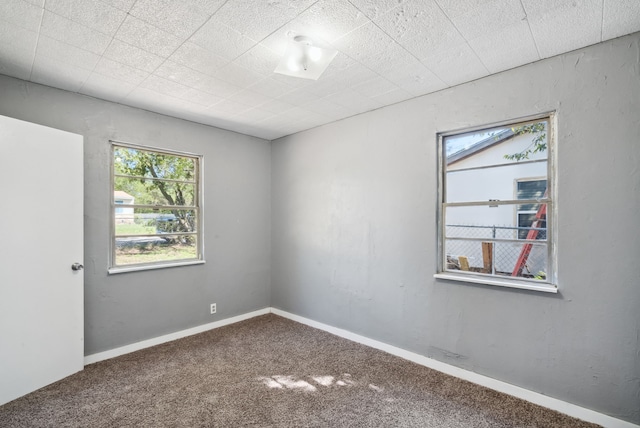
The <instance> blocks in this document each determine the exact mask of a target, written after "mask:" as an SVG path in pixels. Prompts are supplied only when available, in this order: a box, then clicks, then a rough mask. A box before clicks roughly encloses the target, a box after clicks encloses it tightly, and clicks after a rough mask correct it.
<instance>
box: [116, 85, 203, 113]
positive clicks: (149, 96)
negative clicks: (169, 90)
mask: <svg viewBox="0 0 640 428" xmlns="http://www.w3.org/2000/svg"><path fill="white" fill-rule="evenodd" d="M122 102H126V103H127V104H128V105H131V106H133V107H138V108H142V109H146V110H150V111H155V112H158V113H161V114H166V115H169V116H174V117H184V116H187V115H188V114H187V113H188V112H196V111H202V106H200V105H198V104H193V103H191V102H189V101H187V100H181V99H179V98H175V97H172V96H170V95H167V94H163V93H160V92H157V91H154V90H152V89H148V88H143V87H137V88H136V89H134V90H133V91H131V92H130V93H129V95H127V96H126V97H125V98H124V99H123V101H122ZM185 112H186V113H185Z"/></svg>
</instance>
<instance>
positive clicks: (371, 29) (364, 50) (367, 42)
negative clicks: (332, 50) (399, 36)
mask: <svg viewBox="0 0 640 428" xmlns="http://www.w3.org/2000/svg"><path fill="white" fill-rule="evenodd" d="M393 43H395V42H394V41H393V39H392V38H391V37H389V36H388V35H387V34H386V33H385V32H384V31H382V30H381V29H380V28H378V26H377V25H376V24H374V23H373V22H369V23H368V24H365V25H363V26H361V27H359V28H357V29H356V30H354V31H352V32H350V33H349V34H347V35H345V36H344V37H341V38H340V39H338V40H336V41H335V42H334V46H336V48H337V49H338V50H339V51H341V52H343V53H345V54H346V55H348V56H350V57H351V58H352V59H355V60H356V61H361V60H362V59H363V58H367V57H371V56H376V55H379V52H381V51H384V50H386V49H387V48H388V47H389V46H390V45H392V44H393Z"/></svg>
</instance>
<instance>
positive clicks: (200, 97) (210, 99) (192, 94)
mask: <svg viewBox="0 0 640 428" xmlns="http://www.w3.org/2000/svg"><path fill="white" fill-rule="evenodd" d="M184 99H186V100H188V101H190V102H192V103H194V104H199V105H202V106H205V107H208V106H212V105H214V104H218V103H219V102H221V101H223V100H224V98H222V97H219V96H217V95H213V94H210V93H208V92H204V91H200V90H197V89H194V88H189V89H188V90H187V92H185V94H184Z"/></svg>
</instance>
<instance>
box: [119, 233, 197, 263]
mask: <svg viewBox="0 0 640 428" xmlns="http://www.w3.org/2000/svg"><path fill="white" fill-rule="evenodd" d="M196 240H197V238H196V236H195V235H178V236H175V235H172V236H149V237H118V238H116V248H115V257H116V260H115V264H116V265H131V264H136V263H154V262H162V261H175V260H185V259H197V258H198V246H197V242H196Z"/></svg>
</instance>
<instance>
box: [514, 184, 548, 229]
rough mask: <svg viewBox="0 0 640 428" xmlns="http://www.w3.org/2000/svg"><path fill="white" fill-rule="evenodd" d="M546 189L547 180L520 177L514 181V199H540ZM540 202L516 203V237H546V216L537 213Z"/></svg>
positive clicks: (539, 208)
mask: <svg viewBox="0 0 640 428" xmlns="http://www.w3.org/2000/svg"><path fill="white" fill-rule="evenodd" d="M546 191H547V180H535V179H530V180H526V179H521V180H518V181H516V199H540V198H542V197H544V196H545V192H546ZM541 209H542V206H541V205H540V204H527V205H518V206H517V208H516V215H517V218H516V221H517V226H518V239H527V236H529V239H546V237H547V220H546V216H543V215H541V214H539V212H540V210H541Z"/></svg>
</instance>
